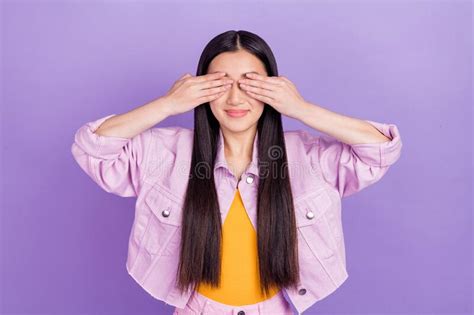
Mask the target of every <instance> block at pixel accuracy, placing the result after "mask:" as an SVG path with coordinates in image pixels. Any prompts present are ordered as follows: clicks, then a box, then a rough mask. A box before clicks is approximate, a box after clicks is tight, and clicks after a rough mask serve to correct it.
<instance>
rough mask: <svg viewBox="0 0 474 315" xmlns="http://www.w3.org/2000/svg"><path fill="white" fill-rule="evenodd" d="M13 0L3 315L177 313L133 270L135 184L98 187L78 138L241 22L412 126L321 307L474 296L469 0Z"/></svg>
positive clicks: (6, 20)
mask: <svg viewBox="0 0 474 315" xmlns="http://www.w3.org/2000/svg"><path fill="white" fill-rule="evenodd" d="M2 6H3V8H2V54H3V56H2V57H3V58H2V62H3V69H2V75H3V80H2V93H3V94H2V96H3V98H2V106H1V109H2V115H1V117H2V139H1V140H2V175H1V179H2V204H1V209H2V217H1V224H2V226H1V267H2V269H1V270H2V272H1V277H2V278H1V288H0V292H1V313H2V314H4V313H22V314H33V313H48V314H76V313H81V314H85V313H87V314H98V313H100V314H130V315H131V314H171V312H172V311H173V308H172V307H170V306H168V305H165V304H164V303H162V302H160V301H158V300H154V299H153V298H152V297H151V296H150V295H148V294H147V293H146V292H145V291H143V290H142V289H141V288H140V287H139V286H138V285H137V284H135V282H134V281H133V280H132V278H131V277H129V276H128V274H127V272H126V269H125V261H126V250H127V241H128V235H129V232H130V228H131V224H132V220H133V209H134V199H130V198H120V197H118V196H114V195H111V194H107V193H106V192H104V191H102V190H100V188H99V187H98V186H96V185H94V184H93V182H92V181H91V180H90V179H89V178H88V177H87V176H86V175H85V174H84V173H83V172H82V171H81V170H80V168H79V167H78V166H77V165H76V164H75V162H74V160H73V158H72V155H71V152H70V146H71V143H72V140H73V134H74V132H75V131H76V129H77V128H79V126H80V125H82V124H83V123H85V122H87V121H90V120H94V119H96V118H99V117H101V116H105V115H107V114H111V113H121V112H125V111H128V110H130V109H132V108H133V107H136V106H139V105H142V104H144V103H146V102H148V101H150V100H152V99H154V98H156V97H158V96H161V95H163V94H164V93H165V92H166V91H167V90H168V88H169V87H170V86H171V84H172V83H173V82H174V81H175V80H176V79H177V78H178V77H179V76H181V75H182V74H184V73H185V72H190V73H191V74H193V75H194V74H195V71H196V67H197V62H198V58H199V56H200V53H201V51H202V49H203V47H204V45H205V44H206V43H207V42H208V41H209V40H210V39H211V38H212V37H214V36H215V35H217V34H219V33H221V32H223V31H226V30H229V29H235V30H238V29H245V30H249V31H252V32H255V33H257V34H259V35H261V36H262V37H263V38H264V39H265V40H266V41H267V42H268V43H269V44H270V46H271V47H272V48H273V50H274V53H275V56H276V58H277V61H278V64H279V71H280V74H282V75H285V76H287V77H288V78H290V79H291V80H292V81H293V82H294V83H295V84H296V85H297V87H298V89H299V91H300V93H301V94H302V95H303V97H305V99H306V100H308V101H310V102H313V103H317V104H319V105H321V106H324V107H327V108H329V109H330V110H333V111H336V112H339V113H342V114H346V115H349V116H353V117H358V118H365V119H372V120H376V121H380V122H389V123H396V124H397V125H398V126H399V129H400V132H401V134H402V139H403V142H404V149H403V152H402V156H401V158H400V160H399V161H398V162H397V163H396V165H394V166H393V167H392V169H391V170H390V171H389V172H388V173H387V175H386V176H385V177H384V178H383V179H382V180H381V181H380V182H379V183H378V184H376V185H374V186H371V187H369V188H367V189H366V190H364V191H362V192H360V193H358V194H356V195H354V196H351V197H348V198H347V199H344V200H343V207H344V209H343V211H344V216H343V224H344V229H345V230H344V231H345V233H344V235H345V239H346V249H347V264H348V272H349V279H348V280H347V281H346V282H345V284H344V285H343V286H341V287H340V288H339V290H337V291H336V292H335V293H333V294H332V295H330V296H329V297H328V298H326V299H324V300H322V301H320V302H318V303H316V304H315V305H314V306H313V307H312V308H311V309H310V310H308V311H307V313H308V314H323V313H324V314H341V313H344V314H368V313H370V314H387V313H399V314H419V313H430V314H446V313H449V314H453V313H463V314H464V313H465V314H467V313H471V312H472V280H473V279H472V234H471V233H472V221H471V220H472V217H471V216H472V197H471V194H472V167H473V162H472V153H471V150H472V144H473V142H472V94H471V93H472V90H471V89H472V77H471V75H472V72H471V71H472V60H471V53H472V45H471V44H472V24H471V15H472V4H471V2H470V1H461V0H457V1H456V0H453V1H435V0H431V1H401V0H400V1H377V2H376V1H333V2H331V3H329V2H326V1H324V2H323V1H319V2H314V3H303V2H301V3H299V4H296V3H295V2H289V1H288V2H287V3H284V2H281V1H279V2H271V1H266V2H262V1H259V2H239V4H237V2H235V3H234V2H227V3H223V2H207V3H204V2H202V3H201V4H199V5H197V4H193V3H191V2H189V3H183V2H182V1H180V2H176V3H161V2H152V1H135V2H134V3H133V2H132V1H115V2H114V1H95V2H93V1H83V2H82V3H81V2H80V1H33V0H31V1H3V2H2ZM284 123H285V128H286V129H308V130H310V129H309V128H308V127H307V126H305V125H303V124H302V123H300V122H298V121H296V120H293V119H290V118H287V117H285V121H284ZM169 125H184V126H188V127H192V112H189V113H186V114H183V115H179V116H175V117H171V118H169V119H168V120H165V121H163V122H162V123H161V124H159V126H169ZM315 132H316V131H315Z"/></svg>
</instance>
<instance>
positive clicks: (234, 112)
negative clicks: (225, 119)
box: [225, 109, 249, 118]
mask: <svg viewBox="0 0 474 315" xmlns="http://www.w3.org/2000/svg"><path fill="white" fill-rule="evenodd" d="M225 112H226V113H227V115H228V116H230V117H234V118H235V117H244V116H245V115H247V113H248V112H249V110H248V109H246V110H226V111H225Z"/></svg>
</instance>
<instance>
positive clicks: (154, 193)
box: [145, 185, 183, 226]
mask: <svg viewBox="0 0 474 315" xmlns="http://www.w3.org/2000/svg"><path fill="white" fill-rule="evenodd" d="M145 203H146V204H147V205H148V207H149V208H150V210H151V211H152V212H153V214H154V215H155V216H156V218H157V219H158V220H159V221H160V222H162V223H164V224H171V225H175V226H181V218H182V213H183V211H182V207H183V200H182V199H180V198H178V197H176V196H175V195H173V194H172V193H171V192H169V191H168V190H166V189H165V188H163V187H161V186H158V185H155V186H153V188H152V190H151V191H150V192H149V193H148V194H147V196H146V197H145Z"/></svg>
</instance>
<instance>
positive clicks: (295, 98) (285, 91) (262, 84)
mask: <svg viewBox="0 0 474 315" xmlns="http://www.w3.org/2000/svg"><path fill="white" fill-rule="evenodd" d="M238 82H239V85H240V87H241V88H242V89H243V90H244V91H245V92H246V93H247V94H248V95H250V96H251V97H253V98H255V99H257V100H259V101H261V102H264V103H266V104H268V105H270V106H272V107H273V108H275V109H276V110H277V111H278V112H280V113H281V114H283V115H286V116H289V117H291V118H296V117H297V113H298V112H299V111H301V110H303V109H304V107H305V106H307V105H308V103H307V102H306V101H305V100H304V99H303V97H302V96H301V95H300V93H299V92H298V90H297V89H296V86H295V85H294V84H293V82H291V81H290V80H289V79H287V78H286V77H284V76H278V77H267V76H263V75H261V74H257V73H247V78H246V79H240V80H239V81H238Z"/></svg>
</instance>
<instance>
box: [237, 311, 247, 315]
mask: <svg viewBox="0 0 474 315" xmlns="http://www.w3.org/2000/svg"><path fill="white" fill-rule="evenodd" d="M237 315H245V312H244V311H239V312H238V313H237Z"/></svg>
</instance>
